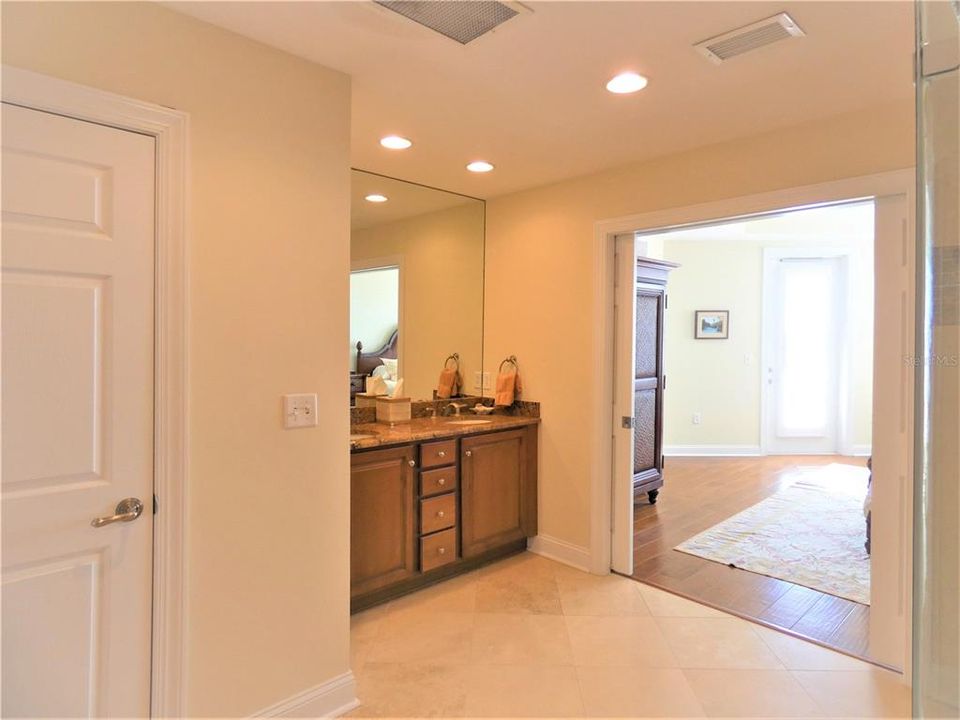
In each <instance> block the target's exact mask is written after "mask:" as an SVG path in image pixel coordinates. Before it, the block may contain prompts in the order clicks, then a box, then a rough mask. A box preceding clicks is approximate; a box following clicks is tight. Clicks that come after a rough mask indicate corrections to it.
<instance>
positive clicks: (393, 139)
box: [380, 135, 413, 150]
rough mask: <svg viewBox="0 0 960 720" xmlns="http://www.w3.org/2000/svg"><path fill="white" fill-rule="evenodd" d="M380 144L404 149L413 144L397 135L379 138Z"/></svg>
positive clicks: (392, 148)
mask: <svg viewBox="0 0 960 720" xmlns="http://www.w3.org/2000/svg"><path fill="white" fill-rule="evenodd" d="M380 144H381V145H383V146H384V147H385V148H388V149H390V150H406V149H407V148H408V147H410V146H411V145H413V142H412V141H410V140H407V138H405V137H400V136H399V135H387V136H386V137H385V138H380Z"/></svg>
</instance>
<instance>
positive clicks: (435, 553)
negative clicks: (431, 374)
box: [350, 425, 537, 612]
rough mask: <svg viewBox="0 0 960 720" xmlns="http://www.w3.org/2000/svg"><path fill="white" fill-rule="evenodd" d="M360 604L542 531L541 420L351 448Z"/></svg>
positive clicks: (496, 554)
mask: <svg viewBox="0 0 960 720" xmlns="http://www.w3.org/2000/svg"><path fill="white" fill-rule="evenodd" d="M351 492H352V494H351V499H350V505H351V510H350V515H351V529H350V570H351V577H350V596H351V607H352V609H353V611H354V612H356V611H358V610H362V609H364V608H366V607H370V606H371V605H376V604H377V603H380V602H384V601H385V600H389V599H391V598H394V597H397V596H399V595H403V594H406V593H409V592H413V591H414V590H417V589H418V588H421V587H424V586H425V585H429V584H431V583H435V582H438V581H440V580H442V579H445V578H447V577H451V576H453V575H456V574H458V573H462V572H466V571H467V570H471V569H473V568H475V567H478V566H480V565H482V564H484V563H486V562H490V561H491V560H494V559H496V558H500V557H505V556H507V555H511V554H513V553H517V552H521V551H522V550H524V549H525V548H526V541H527V538H528V537H532V536H534V535H536V534H537V426H536V425H529V426H524V427H520V428H517V429H510V430H500V431H493V432H489V433H483V434H471V435H469V436H465V437H462V438H451V439H447V440H442V441H435V440H431V441H425V442H423V443H412V444H410V445H404V446H401V447H395V448H389V449H385V450H361V451H358V452H354V453H352V454H351Z"/></svg>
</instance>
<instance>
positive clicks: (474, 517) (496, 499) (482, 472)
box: [460, 428, 537, 558]
mask: <svg viewBox="0 0 960 720" xmlns="http://www.w3.org/2000/svg"><path fill="white" fill-rule="evenodd" d="M535 432H536V429H535V428H533V429H532V433H531V430H530V429H526V428H525V429H522V430H511V431H508V432H501V433H491V434H490V435H478V436H475V437H468V438H464V439H463V440H462V441H461V442H460V453H461V454H460V504H461V520H460V521H461V531H462V538H461V552H462V555H463V557H465V558H467V557H473V556H475V555H479V554H480V553H482V552H484V551H486V550H490V549H492V548H495V547H497V546H500V545H504V544H506V543H510V542H515V541H517V540H520V539H522V538H525V537H529V536H531V535H535V534H536V532H537V487H536V435H535V434H533V433H535Z"/></svg>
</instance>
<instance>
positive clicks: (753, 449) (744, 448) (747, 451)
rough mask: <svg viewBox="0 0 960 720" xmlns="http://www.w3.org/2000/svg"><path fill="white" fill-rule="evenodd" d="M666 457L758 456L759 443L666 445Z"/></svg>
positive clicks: (760, 453)
mask: <svg viewBox="0 0 960 720" xmlns="http://www.w3.org/2000/svg"><path fill="white" fill-rule="evenodd" d="M663 454H664V455H666V456H667V457H759V456H760V455H762V454H763V453H762V452H760V446H759V445H666V446H664V448H663Z"/></svg>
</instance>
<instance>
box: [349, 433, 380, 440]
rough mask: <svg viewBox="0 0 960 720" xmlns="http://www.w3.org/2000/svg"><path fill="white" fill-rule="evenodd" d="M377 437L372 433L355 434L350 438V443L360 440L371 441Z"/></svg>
mask: <svg viewBox="0 0 960 720" xmlns="http://www.w3.org/2000/svg"><path fill="white" fill-rule="evenodd" d="M375 437H376V435H373V434H371V433H353V434H352V435H351V436H350V442H357V441H358V440H369V439H370V438H375Z"/></svg>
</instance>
